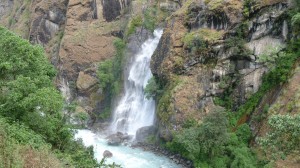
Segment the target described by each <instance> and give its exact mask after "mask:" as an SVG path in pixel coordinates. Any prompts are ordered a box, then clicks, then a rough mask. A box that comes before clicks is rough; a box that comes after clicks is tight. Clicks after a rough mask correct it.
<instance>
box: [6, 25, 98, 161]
mask: <svg viewBox="0 0 300 168" xmlns="http://www.w3.org/2000/svg"><path fill="white" fill-rule="evenodd" d="M0 36H1V39H0V59H1V63H0V130H1V131H0V149H1V152H0V162H1V163H2V165H4V167H24V166H25V165H27V166H28V167H46V166H47V167H49V166H50V167H64V166H66V167H67V165H68V166H71V167H99V166H101V165H99V164H98V163H97V162H96V160H95V159H94V158H93V148H92V147H88V148H86V147H84V146H83V144H82V143H81V142H80V141H75V140H74V136H73V135H74V131H72V127H71V126H70V125H67V124H66V116H64V114H63V112H62V108H63V100H62V96H61V95H60V94H59V92H58V91H57V90H56V89H55V87H54V85H53V82H52V79H53V77H55V75H56V73H55V69H54V68H53V66H52V65H51V64H50V63H49V62H48V60H47V59H46V57H45V55H44V52H43V49H42V48H41V47H40V46H33V45H31V44H30V43H29V42H28V41H26V40H23V39H21V38H19V37H18V36H16V35H14V34H13V33H11V32H9V31H8V30H6V29H5V28H2V27H0ZM44 164H47V165H46V166H45V165H44ZM2 165H1V166H2ZM1 166H0V167H1Z"/></svg>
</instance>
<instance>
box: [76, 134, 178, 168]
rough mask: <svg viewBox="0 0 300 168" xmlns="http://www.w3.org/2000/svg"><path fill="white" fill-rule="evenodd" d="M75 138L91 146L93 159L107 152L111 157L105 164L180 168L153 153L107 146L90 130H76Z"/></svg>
mask: <svg viewBox="0 0 300 168" xmlns="http://www.w3.org/2000/svg"><path fill="white" fill-rule="evenodd" d="M75 138H76V139H78V138H81V139H82V141H83V143H84V145H85V146H91V145H92V146H93V147H94V151H95V158H96V159H97V160H98V161H101V159H102V158H103V152H104V151H105V150H109V151H110V152H111V153H112V154H113V157H111V158H107V160H106V163H113V162H115V163H116V164H119V165H121V166H122V167H123V168H181V166H179V165H177V164H176V163H174V162H173V161H172V160H170V159H169V158H167V157H165V156H158V155H156V154H154V153H151V152H148V151H143V150H142V149H138V148H131V147H129V146H124V145H120V146H109V145H107V142H106V140H105V137H102V136H101V135H96V134H94V133H92V132H91V131H90V130H78V132H77V133H76V135H75Z"/></svg>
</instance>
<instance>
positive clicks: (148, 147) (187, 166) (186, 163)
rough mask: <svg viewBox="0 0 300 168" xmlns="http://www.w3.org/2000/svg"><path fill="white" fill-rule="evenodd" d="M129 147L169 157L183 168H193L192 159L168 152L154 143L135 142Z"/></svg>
mask: <svg viewBox="0 0 300 168" xmlns="http://www.w3.org/2000/svg"><path fill="white" fill-rule="evenodd" d="M131 147H132V148H139V149H142V150H144V151H149V152H152V153H154V154H155V155H159V156H165V157H167V158H169V159H170V160H172V161H173V162H174V163H176V164H177V165H180V166H182V167H184V168H193V167H194V166H193V163H192V161H190V160H187V159H185V158H183V157H182V156H181V155H179V154H176V153H173V152H170V151H169V150H167V149H164V148H162V147H160V146H157V145H155V144H146V143H137V144H134V145H131Z"/></svg>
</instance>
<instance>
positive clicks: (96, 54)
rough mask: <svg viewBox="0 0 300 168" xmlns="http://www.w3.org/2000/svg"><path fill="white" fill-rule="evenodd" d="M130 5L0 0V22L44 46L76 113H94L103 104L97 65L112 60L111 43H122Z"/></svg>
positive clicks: (126, 1)
mask: <svg viewBox="0 0 300 168" xmlns="http://www.w3.org/2000/svg"><path fill="white" fill-rule="evenodd" d="M130 6H131V0H85V1H81V0H55V1H51V2H48V1H41V0H31V1H23V0H16V1H4V0H3V1H0V23H1V25H4V26H6V27H8V28H10V29H11V30H13V31H15V32H16V33H17V34H20V35H21V36H23V37H24V38H27V39H29V40H30V41H31V42H32V43H35V44H40V45H42V46H44V48H45V50H46V53H47V55H48V57H49V59H50V60H51V62H52V63H53V64H54V65H55V66H56V67H57V69H58V70H59V76H58V80H57V85H58V87H60V88H62V89H63V90H64V93H65V94H66V95H68V96H72V95H73V96H72V97H73V98H74V99H76V101H77V102H79V106H82V107H80V109H84V111H88V112H95V108H96V104H97V103H99V101H101V99H102V100H103V98H101V91H99V90H98V85H97V83H98V79H97V77H96V70H97V66H98V63H99V62H101V61H103V60H106V59H109V58H112V57H113V56H114V54H115V48H114V46H113V41H114V40H115V39H116V38H117V37H118V38H123V34H124V32H123V31H124V29H125V27H126V24H127V21H126V20H128V17H127V16H126V14H128V13H130V12H129V11H130ZM67 87H70V89H66V88H67ZM70 92H71V93H70ZM69 100H70V101H72V100H71V99H69ZM81 111H82V110H81Z"/></svg>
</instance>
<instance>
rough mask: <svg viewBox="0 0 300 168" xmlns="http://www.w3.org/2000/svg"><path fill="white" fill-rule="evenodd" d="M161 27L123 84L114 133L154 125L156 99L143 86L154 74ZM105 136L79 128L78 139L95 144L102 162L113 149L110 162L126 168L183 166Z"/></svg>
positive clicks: (149, 41)
mask: <svg viewBox="0 0 300 168" xmlns="http://www.w3.org/2000/svg"><path fill="white" fill-rule="evenodd" d="M162 33H163V31H162V30H155V31H154V38H150V39H148V40H147V41H146V42H144V44H143V45H142V48H141V51H140V52H139V53H138V54H136V55H135V56H134V58H133V62H132V63H131V64H130V66H129V72H128V75H127V80H125V83H124V92H125V93H124V96H123V97H122V98H121V100H120V102H119V103H118V105H117V107H116V109H115V111H114V115H113V121H112V123H111V130H109V131H111V133H115V132H123V133H127V134H129V135H135V134H136V131H137V130H138V129H139V128H141V127H145V126H151V125H153V123H154V119H155V102H154V100H152V99H150V100H148V99H146V97H145V95H144V88H145V86H146V85H147V82H148V80H149V79H150V78H151V77H152V74H151V70H150V60H151V56H152V54H153V52H154V51H155V49H156V47H157V45H158V42H159V39H160V37H161V35H162ZM103 136H104V135H96V134H94V133H93V132H91V131H90V130H78V132H77V133H76V135H75V138H76V139H79V138H81V139H82V141H83V143H84V145H86V146H91V145H92V146H93V147H94V151H95V158H96V159H97V160H98V161H101V159H102V158H103V152H104V151H105V150H108V151H110V152H111V153H112V154H113V157H111V158H107V160H106V161H107V163H113V162H115V163H116V164H119V165H121V166H122V167H123V168H180V167H181V166H180V165H177V164H176V163H174V162H173V161H172V160H170V159H169V158H167V157H165V156H158V155H156V154H154V153H151V152H147V151H143V150H142V149H138V148H135V149H133V148H131V147H129V146H124V145H120V146H109V145H108V144H107V140H106V139H105V137H103Z"/></svg>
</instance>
